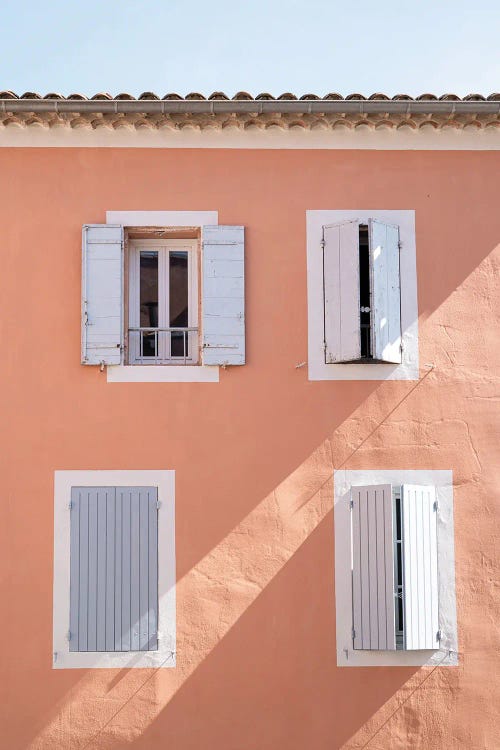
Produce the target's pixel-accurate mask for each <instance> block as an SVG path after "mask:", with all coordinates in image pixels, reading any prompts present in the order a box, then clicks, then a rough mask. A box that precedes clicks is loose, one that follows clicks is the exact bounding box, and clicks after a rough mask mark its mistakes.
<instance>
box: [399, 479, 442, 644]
mask: <svg viewBox="0 0 500 750" xmlns="http://www.w3.org/2000/svg"><path fill="white" fill-rule="evenodd" d="M401 499H402V506H403V572H404V576H403V581H404V585H403V602H404V640H405V642H404V648H405V649H408V650H411V649H434V650H435V649H438V648H439V641H438V636H437V633H438V629H439V617H438V566H437V506H436V490H435V488H434V487H422V486H418V485H410V484H404V485H403V487H402V488H401Z"/></svg>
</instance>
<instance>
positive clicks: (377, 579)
mask: <svg viewBox="0 0 500 750" xmlns="http://www.w3.org/2000/svg"><path fill="white" fill-rule="evenodd" d="M351 501H352V505H351V528H352V586H353V592H352V593H353V631H354V633H353V641H354V648H356V649H383V650H390V651H393V650H395V648H396V631H395V619H394V614H395V613H394V544H393V520H392V508H393V503H392V487H391V485H390V484H381V485H369V486H366V487H352V489H351Z"/></svg>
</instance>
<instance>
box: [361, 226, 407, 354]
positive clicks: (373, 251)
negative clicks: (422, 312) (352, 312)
mask: <svg viewBox="0 0 500 750" xmlns="http://www.w3.org/2000/svg"><path fill="white" fill-rule="evenodd" d="M368 232H369V245H370V276H371V287H372V288H371V325H372V350H373V358H374V359H376V360H380V361H382V362H394V363H400V362H401V288H400V269H399V227H397V226H392V225H390V224H385V223H384V222H381V221H378V220H375V219H370V221H369V222H368Z"/></svg>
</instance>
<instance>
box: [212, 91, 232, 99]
mask: <svg viewBox="0 0 500 750" xmlns="http://www.w3.org/2000/svg"><path fill="white" fill-rule="evenodd" d="M208 99H209V101H211V100H213V99H223V100H225V101H229V97H228V96H226V94H225V93H224V92H223V91H214V92H213V93H212V94H210V96H209V97H208Z"/></svg>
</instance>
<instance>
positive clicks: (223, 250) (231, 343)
mask: <svg viewBox="0 0 500 750" xmlns="http://www.w3.org/2000/svg"><path fill="white" fill-rule="evenodd" d="M202 268H203V272H202V273H203V292H202V320H203V364H204V365H244V364H245V228H244V227H240V226H220V225H219V226H216V225H213V226H212V225H211V226H205V227H203V250H202Z"/></svg>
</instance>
